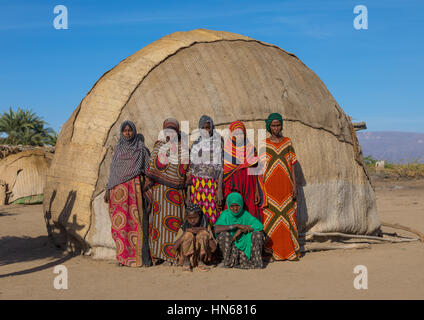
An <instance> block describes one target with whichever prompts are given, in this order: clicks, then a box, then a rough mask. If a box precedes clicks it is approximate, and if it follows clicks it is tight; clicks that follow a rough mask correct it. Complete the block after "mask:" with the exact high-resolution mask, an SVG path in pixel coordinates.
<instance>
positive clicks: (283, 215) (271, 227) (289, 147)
mask: <svg viewBox="0 0 424 320" xmlns="http://www.w3.org/2000/svg"><path fill="white" fill-rule="evenodd" d="M265 125H266V129H267V131H268V132H269V133H270V137H269V138H267V139H266V144H265V145H266V152H262V153H261V154H266V157H265V158H263V159H262V160H263V161H264V163H263V166H264V167H265V171H264V174H263V181H264V184H265V190H266V198H267V204H268V205H267V207H266V208H265V209H264V211H263V212H264V217H266V219H264V221H265V222H264V233H265V238H266V239H265V252H266V253H267V254H268V255H270V256H271V258H272V260H275V261H281V260H297V259H299V257H300V245H299V237H298V232H297V218H296V212H297V204H296V197H297V184H296V175H295V166H296V162H297V157H296V153H295V151H294V148H293V144H292V141H291V139H290V138H289V137H285V136H284V135H283V117H282V116H281V115H280V114H279V113H271V114H270V115H269V117H268V119H267V120H266V121H265Z"/></svg>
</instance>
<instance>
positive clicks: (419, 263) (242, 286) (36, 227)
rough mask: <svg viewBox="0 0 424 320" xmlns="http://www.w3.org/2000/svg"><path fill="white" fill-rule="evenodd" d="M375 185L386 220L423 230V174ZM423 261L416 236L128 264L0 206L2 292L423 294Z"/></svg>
mask: <svg viewBox="0 0 424 320" xmlns="http://www.w3.org/2000/svg"><path fill="white" fill-rule="evenodd" d="M375 185H376V190H377V199H378V200H377V201H378V210H379V216H380V218H381V220H382V221H387V222H397V223H401V224H403V225H407V226H411V227H414V228H416V229H418V230H420V231H421V232H423V231H424V197H423V195H424V180H419V181H376V182H375ZM383 230H384V231H390V232H393V231H394V230H393V229H391V230H390V229H383ZM399 233H400V234H403V233H402V232H399ZM423 263H424V244H423V243H419V242H413V243H401V244H374V245H372V248H371V249H360V250H359V249H353V250H333V251H325V252H314V253H307V254H306V255H305V256H304V257H303V258H302V259H301V260H300V261H298V262H278V263H272V264H269V265H268V266H267V267H266V268H265V269H264V270H248V271H246V270H231V269H220V268H215V269H213V270H211V271H209V272H200V271H197V270H195V271H194V272H193V273H189V274H186V273H183V272H182V271H181V269H180V268H177V267H165V266H158V267H153V268H140V269H131V268H126V267H117V266H116V265H115V264H114V263H113V262H108V261H96V260H93V259H91V258H89V257H84V256H77V257H71V258H70V257H68V256H66V255H62V254H61V252H59V251H57V250H56V249H54V248H53V247H52V246H51V245H50V243H49V242H48V239H47V235H46V229H45V226H44V219H43V213H42V207H41V206H9V207H0V299H423V298H424V273H423ZM57 264H62V265H65V266H66V267H67V269H68V279H69V282H68V289H67V290H56V289H55V288H54V286H53V281H54V278H55V277H56V276H57V274H54V273H53V269H54V266H55V265H57ZM356 265H364V266H366V267H367V269H368V289H367V290H356V289H355V288H354V286H353V281H354V278H355V276H356V275H355V274H354V273H353V269H354V267H355V266H356Z"/></svg>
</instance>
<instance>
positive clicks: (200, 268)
mask: <svg viewBox="0 0 424 320" xmlns="http://www.w3.org/2000/svg"><path fill="white" fill-rule="evenodd" d="M197 268H199V270H200V271H209V270H210V268H209V267H208V266H207V265H205V264H204V263H199V265H198V266H197Z"/></svg>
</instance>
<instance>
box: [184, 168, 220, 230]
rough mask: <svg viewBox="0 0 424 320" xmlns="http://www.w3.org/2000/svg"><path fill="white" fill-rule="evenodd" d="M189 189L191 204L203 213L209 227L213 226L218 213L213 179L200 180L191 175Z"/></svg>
mask: <svg viewBox="0 0 424 320" xmlns="http://www.w3.org/2000/svg"><path fill="white" fill-rule="evenodd" d="M190 188H191V197H190V200H191V202H192V203H195V204H198V205H199V206H200V208H201V209H202V211H203V213H204V214H205V215H206V216H207V217H208V218H209V221H210V224H211V226H213V225H214V224H215V221H216V220H217V219H218V217H219V211H218V208H217V206H216V200H217V191H218V187H217V181H216V180H215V179H213V178H201V177H196V176H194V175H193V176H192V185H191V187H190Z"/></svg>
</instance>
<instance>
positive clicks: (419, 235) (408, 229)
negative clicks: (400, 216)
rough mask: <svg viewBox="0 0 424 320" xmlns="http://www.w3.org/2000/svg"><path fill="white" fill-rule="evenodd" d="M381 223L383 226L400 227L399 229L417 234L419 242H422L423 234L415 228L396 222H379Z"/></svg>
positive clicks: (423, 239)
mask: <svg viewBox="0 0 424 320" xmlns="http://www.w3.org/2000/svg"><path fill="white" fill-rule="evenodd" d="M381 225H382V226H385V227H390V228H393V229H401V230H405V231H409V232H411V233H413V234H415V235H417V236H418V237H419V238H420V241H421V242H424V234H423V233H421V232H419V231H417V230H415V229H412V228H409V227H405V226H402V225H400V224H398V223H388V222H381Z"/></svg>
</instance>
